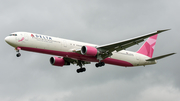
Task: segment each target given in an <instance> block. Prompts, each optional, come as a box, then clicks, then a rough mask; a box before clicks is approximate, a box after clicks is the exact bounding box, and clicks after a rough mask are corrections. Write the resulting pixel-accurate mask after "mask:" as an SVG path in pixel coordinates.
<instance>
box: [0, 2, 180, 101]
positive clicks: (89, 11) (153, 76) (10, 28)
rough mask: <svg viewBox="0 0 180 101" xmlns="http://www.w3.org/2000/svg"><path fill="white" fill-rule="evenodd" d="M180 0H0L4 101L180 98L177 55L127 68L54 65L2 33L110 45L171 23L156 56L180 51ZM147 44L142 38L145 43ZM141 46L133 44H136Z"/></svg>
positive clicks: (0, 77) (159, 100)
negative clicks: (12, 43) (16, 46)
mask: <svg viewBox="0 0 180 101" xmlns="http://www.w3.org/2000/svg"><path fill="white" fill-rule="evenodd" d="M179 4H180V1H179V0H156V1H152V0H136V2H135V1H127V0H126V1H125V0H90V1H89V0H76V1H74V0H66V1H63V0H51V1H43V0H16V1H10V0H9V1H8V0H6V1H4V0H0V12H1V13H0V28H1V30H0V33H1V34H0V37H1V40H0V46H1V47H2V48H1V50H0V55H1V58H0V61H1V67H0V81H1V83H0V100H2V101H50V100H51V101H75V100H76V101H110V100H111V101H120V100H122V101H132V100H133V101H152V100H153V101H169V100H171V101H179V100H180V79H179V77H180V73H179V71H180V67H179V63H178V60H179V58H178V57H179V54H176V55H174V56H171V57H168V58H165V59H162V60H160V61H158V64H156V65H151V66H146V67H135V68H124V67H119V66H112V65H106V66H104V67H102V68H98V69H97V68H96V67H95V66H94V63H92V64H91V65H86V68H87V71H86V72H85V73H81V74H77V73H76V69H77V68H78V67H77V66H76V65H71V66H65V67H62V68H61V67H55V66H51V65H50V63H49V58H50V57H51V55H44V54H38V53H32V52H26V51H21V54H22V57H20V58H17V57H16V56H15V55H16V52H15V50H14V49H13V48H12V47H10V46H9V45H8V44H6V43H5V41H4V38H5V37H6V36H8V35H9V34H10V33H12V32H16V31H27V32H34V33H39V34H46V35H50V36H57V37H62V38H67V39H72V40H78V41H84V42H89V43H94V44H99V45H102V44H107V43H110V42H116V41H120V40H124V39H127V38H131V37H135V36H138V35H142V34H147V33H149V32H152V31H155V30H159V29H167V28H170V29H172V30H170V31H168V32H164V33H162V34H160V35H159V36H158V41H157V44H156V47H155V52H154V56H158V55H163V54H166V53H170V52H176V53H179V52H180V48H179V43H180V40H179V37H180V35H179V26H180V21H179V18H180V14H179V11H180V6H179ZM140 45H142V44H140ZM140 45H139V46H133V47H131V48H129V49H127V50H131V51H137V50H138V49H139V47H140Z"/></svg>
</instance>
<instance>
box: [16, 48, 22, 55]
mask: <svg viewBox="0 0 180 101" xmlns="http://www.w3.org/2000/svg"><path fill="white" fill-rule="evenodd" d="M15 50H16V52H18V53H17V54H16V56H17V57H20V56H21V53H19V51H20V48H15Z"/></svg>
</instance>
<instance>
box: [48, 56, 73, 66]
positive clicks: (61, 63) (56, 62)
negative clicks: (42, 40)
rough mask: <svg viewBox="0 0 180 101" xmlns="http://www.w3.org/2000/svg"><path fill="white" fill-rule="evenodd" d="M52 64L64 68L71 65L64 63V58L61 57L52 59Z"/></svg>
mask: <svg viewBox="0 0 180 101" xmlns="http://www.w3.org/2000/svg"><path fill="white" fill-rule="evenodd" d="M50 63H51V64H52V65H54V66H64V65H70V63H69V62H66V61H64V59H63V58H60V57H51V58H50Z"/></svg>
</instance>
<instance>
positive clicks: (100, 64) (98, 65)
mask: <svg viewBox="0 0 180 101" xmlns="http://www.w3.org/2000/svg"><path fill="white" fill-rule="evenodd" d="M104 65H105V63H104V62H99V63H96V65H95V66H96V67H101V66H104Z"/></svg>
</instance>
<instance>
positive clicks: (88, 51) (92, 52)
mask: <svg viewBox="0 0 180 101" xmlns="http://www.w3.org/2000/svg"><path fill="white" fill-rule="evenodd" d="M81 54H83V55H88V56H96V55H97V54H98V50H97V49H96V48H95V47H92V46H82V48H81Z"/></svg>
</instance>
